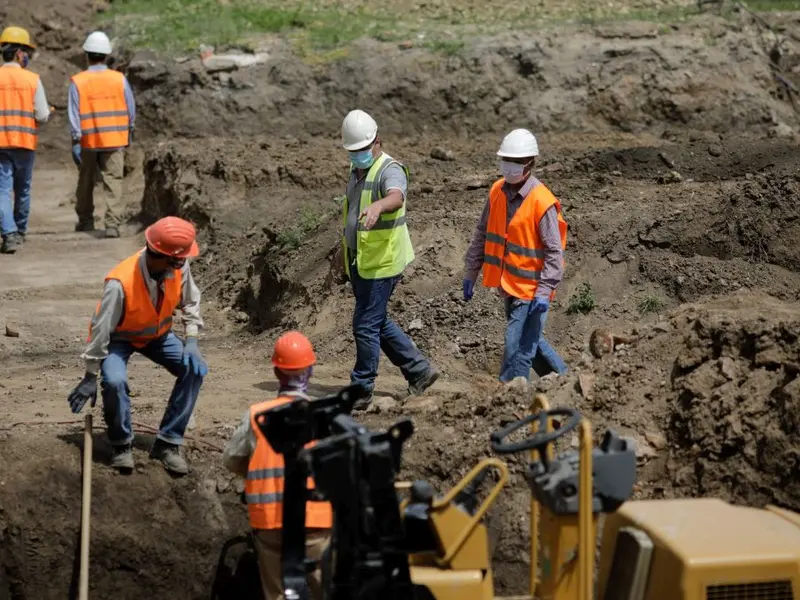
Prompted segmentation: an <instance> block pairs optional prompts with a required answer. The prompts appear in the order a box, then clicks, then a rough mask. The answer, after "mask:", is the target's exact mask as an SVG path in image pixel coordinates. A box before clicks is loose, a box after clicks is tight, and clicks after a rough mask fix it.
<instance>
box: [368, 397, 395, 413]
mask: <svg viewBox="0 0 800 600" xmlns="http://www.w3.org/2000/svg"><path fill="white" fill-rule="evenodd" d="M395 407H397V401H396V400H395V399H394V398H392V397H391V396H375V398H373V399H372V402H371V403H370V405H369V410H368V411H367V412H371V413H376V414H380V413H385V412H389V411H390V410H392V409H393V408H395Z"/></svg>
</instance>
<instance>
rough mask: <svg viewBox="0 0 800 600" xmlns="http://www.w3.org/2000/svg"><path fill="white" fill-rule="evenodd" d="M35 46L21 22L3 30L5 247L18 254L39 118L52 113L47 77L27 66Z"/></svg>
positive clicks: (0, 177) (0, 224) (0, 113)
mask: <svg viewBox="0 0 800 600" xmlns="http://www.w3.org/2000/svg"><path fill="white" fill-rule="evenodd" d="M35 48H36V47H35V46H34V45H33V43H32V42H31V36H30V34H29V33H28V32H27V31H26V30H24V29H22V28H21V27H6V28H5V29H4V30H3V33H2V34H0V53H2V56H3V65H2V67H0V233H2V237H3V243H2V246H0V252H3V253H5V254H14V253H15V252H16V251H17V250H18V249H19V247H20V245H21V244H22V243H23V242H24V241H25V234H26V232H27V230H28V215H29V214H30V211H31V180H32V179H33V162H34V158H35V150H36V142H37V123H46V122H47V120H48V118H49V117H50V107H49V105H48V104H47V96H45V93H44V86H43V85H42V81H41V79H39V76H38V75H37V74H36V73H33V72H31V71H28V70H27V67H28V63H29V62H30V59H31V55H32V54H33V51H34V50H35Z"/></svg>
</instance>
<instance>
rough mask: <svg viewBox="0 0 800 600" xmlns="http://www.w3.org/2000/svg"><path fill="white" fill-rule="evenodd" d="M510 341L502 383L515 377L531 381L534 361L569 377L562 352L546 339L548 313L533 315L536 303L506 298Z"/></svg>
mask: <svg viewBox="0 0 800 600" xmlns="http://www.w3.org/2000/svg"><path fill="white" fill-rule="evenodd" d="M505 304H506V306H505V308H506V323H507V324H506V339H505V350H504V351H503V364H502V366H501V367H500V381H503V382H508V381H511V380H512V379H514V378H515V377H524V378H525V379H527V380H530V372H531V365H532V364H533V359H534V357H537V355H538V358H540V359H542V360H544V361H545V362H546V363H547V364H548V366H550V368H552V370H553V371H555V372H556V373H559V374H561V373H566V371H567V365H566V364H565V363H564V360H563V359H562V358H561V357H560V356H559V355H558V352H556V350H555V349H554V348H553V347H552V346H551V345H550V344H549V343H548V342H547V340H545V339H544V337H542V331H543V330H544V324H545V321H546V320H547V313H546V312H543V313H542V312H533V311H532V310H531V309H532V307H533V302H532V301H530V300H520V299H519V298H512V297H506V299H505Z"/></svg>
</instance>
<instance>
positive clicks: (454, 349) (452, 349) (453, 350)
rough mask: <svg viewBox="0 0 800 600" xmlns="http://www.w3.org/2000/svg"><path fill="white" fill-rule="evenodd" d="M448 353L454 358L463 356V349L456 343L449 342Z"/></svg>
mask: <svg viewBox="0 0 800 600" xmlns="http://www.w3.org/2000/svg"><path fill="white" fill-rule="evenodd" d="M446 348H447V351H448V352H449V353H450V354H452V355H454V356H461V354H462V352H461V347H460V346H459V345H458V344H456V343H455V342H447V345H446Z"/></svg>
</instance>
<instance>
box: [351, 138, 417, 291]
mask: <svg viewBox="0 0 800 600" xmlns="http://www.w3.org/2000/svg"><path fill="white" fill-rule="evenodd" d="M392 163H396V164H398V165H400V166H401V167H402V168H403V171H405V173H406V177H408V169H407V168H406V166H405V165H403V164H401V163H399V162H397V161H396V160H394V159H393V158H392V157H391V156H389V155H388V154H385V153H384V154H381V155H380V157H378V158H377V159H376V160H375V162H374V163H372V166H371V167H370V169H369V171H368V172H367V179H366V181H365V182H364V189H363V190H362V191H361V197H360V199H359V214H360V213H362V212H364V210H365V209H366V208H367V207H368V206H369V205H370V204H372V203H373V202H377V201H378V200H380V199H381V186H380V181H381V174H382V173H383V170H384V169H385V168H386V167H388V166H389V165H391V164H392ZM350 171H351V172H352V171H353V167H352V165H351V166H350ZM342 206H343V208H344V211H343V228H342V245H343V247H344V252H343V254H344V268H345V271H346V272H347V276H348V277H349V276H350V258H349V256H348V251H349V249H348V248H347V240H346V238H345V235H344V228H346V227H347V212H348V209H349V206H348V199H347V196H346V195H345V198H344V202H343V203H342ZM356 240H357V242H356V267H357V268H358V274H359V276H360V277H361V278H362V279H383V278H385V277H395V276H396V275H400V273H402V272H403V269H405V268H406V266H407V265H408V264H409V263H410V262H411V261H412V260H414V248H413V247H412V246H411V236H410V235H409V234H408V226H407V225H406V205H405V202H404V203H403V206H401V207H400V208H398V209H397V210H395V211H393V212H386V213H383V214H382V215H381V216H380V218H379V219H378V221H377V222H376V223H375V225H373V227H372V229H370V230H367V229H364V226H363V224H362V223H361V221H359V222H358V231H357V235H356Z"/></svg>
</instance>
